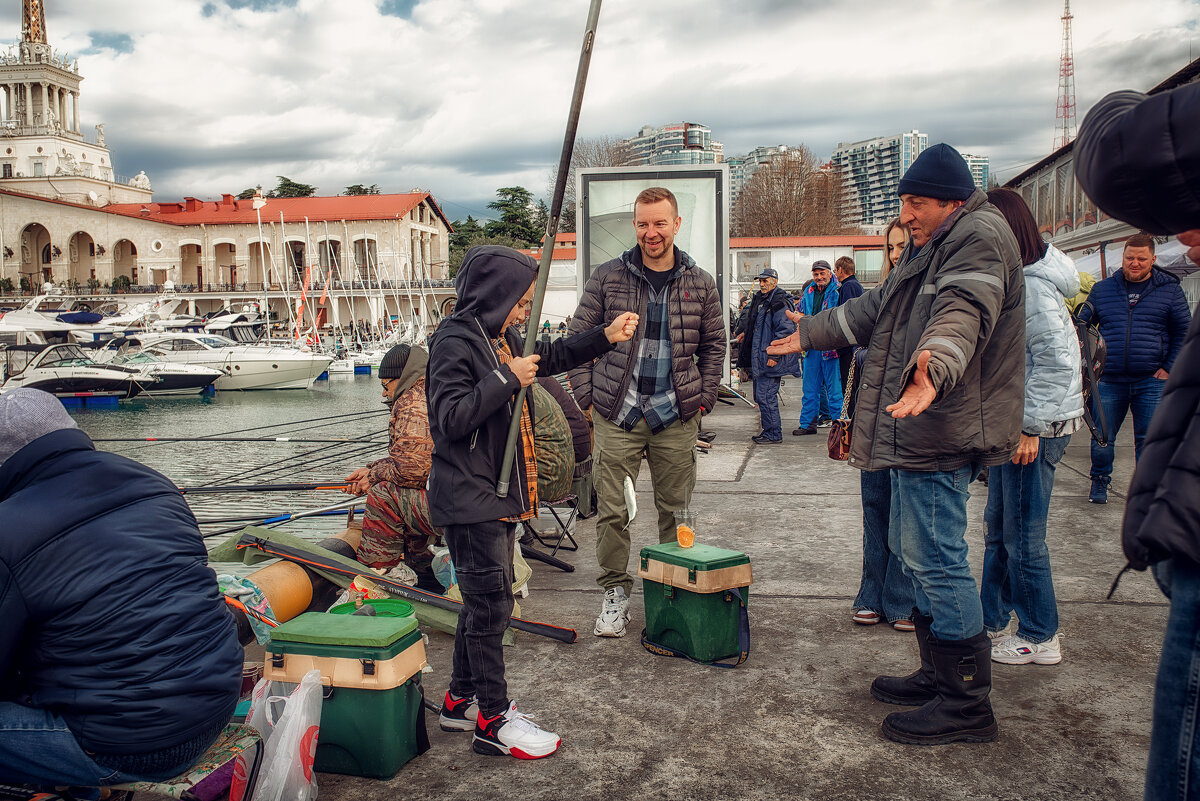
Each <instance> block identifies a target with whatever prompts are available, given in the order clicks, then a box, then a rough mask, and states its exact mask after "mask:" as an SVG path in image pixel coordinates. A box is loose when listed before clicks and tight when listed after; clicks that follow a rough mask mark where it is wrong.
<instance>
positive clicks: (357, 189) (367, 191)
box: [342, 184, 379, 195]
mask: <svg viewBox="0 0 1200 801" xmlns="http://www.w3.org/2000/svg"><path fill="white" fill-rule="evenodd" d="M342 194H343V195H378V194H379V184H371V185H370V186H363V185H362V184H353V185H351V186H347V187H346V191H345V192H343V193H342Z"/></svg>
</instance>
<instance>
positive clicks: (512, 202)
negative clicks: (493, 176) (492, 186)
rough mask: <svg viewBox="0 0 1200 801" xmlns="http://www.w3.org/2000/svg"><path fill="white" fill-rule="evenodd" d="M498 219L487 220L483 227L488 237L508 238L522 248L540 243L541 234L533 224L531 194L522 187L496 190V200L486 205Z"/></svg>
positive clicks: (507, 187)
mask: <svg viewBox="0 0 1200 801" xmlns="http://www.w3.org/2000/svg"><path fill="white" fill-rule="evenodd" d="M488 208H489V209H491V210H492V211H495V212H496V213H497V215H498V219H495V220H489V221H488V224H487V225H486V226H485V227H484V230H485V231H486V232H487V235H488V236H489V237H508V238H511V239H515V240H517V241H518V242H520V243H521V246H522V247H528V246H530V245H537V244H539V243H540V242H541V239H542V232H541V231H539V230H538V229H537V226H536V225H534V222H533V211H534V205H533V193H532V192H530V191H529V190H528V189H526V188H525V187H523V186H506V187H503V188H501V189H497V190H496V200H493V201H492V202H491V203H489V204H488Z"/></svg>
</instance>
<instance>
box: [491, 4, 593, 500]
mask: <svg viewBox="0 0 1200 801" xmlns="http://www.w3.org/2000/svg"><path fill="white" fill-rule="evenodd" d="M600 2H601V0H592V4H591V7H590V8H589V9H588V17H587V24H586V25H585V26H584V30H583V47H582V48H581V49H580V52H579V67H578V69H577V70H576V72H575V90H574V93H573V94H572V96H571V110H570V111H569V112H568V114H567V131H566V134H565V135H564V136H563V146H562V152H561V153H560V154H559V156H558V175H557V176H556V177H555V179H554V195H553V196H552V197H551V199H550V216H549V218H548V219H547V220H546V240H545V243H544V244H543V245H542V261H541V264H539V265H538V274H537V284H536V286H535V288H534V290H533V306H532V307H531V308H530V310H529V320H530V322H529V323H528V324H527V325H526V326H525V351H524V353H523V354H522V355H523V356H526V357H527V356H529V355H530V354H532V353H533V349H534V345H535V344H536V343H537V327H538V322H539V321H540V320H541V319H542V302H543V301H544V300H545V298H546V281H547V279H548V278H549V277H550V260H551V259H552V258H553V257H554V241H555V240H556V239H557V238H558V218H559V215H560V214H561V213H562V204H563V196H564V195H565V194H566V191H567V179H568V178H569V177H570V173H571V155H572V153H573V152H574V150H575V131H576V130H577V129H578V128H579V109H580V108H581V107H582V106H583V88H584V86H586V85H587V74H588V66H589V65H590V64H591V62H592V46H593V45H594V44H595V43H596V24H597V23H598V22H599V20H600ZM527 389H528V388H527V387H521V389H520V390H519V391H518V392H517V402H516V404H514V406H513V416H512V421H511V422H510V423H509V426H508V442H506V443H505V445H504V458H503V459H501V460H500V478H499V480H498V481H497V482H496V496H497V497H500V498H507V497H508V482H509V479H510V478H511V476H512V464H513V456H514V455H515V454H516V452H517V437H519V436H520V434H521V416H522V415H523V414H524V412H523V410H524V408H525V394H526V392H527Z"/></svg>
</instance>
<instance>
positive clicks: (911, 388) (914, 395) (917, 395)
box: [887, 350, 937, 420]
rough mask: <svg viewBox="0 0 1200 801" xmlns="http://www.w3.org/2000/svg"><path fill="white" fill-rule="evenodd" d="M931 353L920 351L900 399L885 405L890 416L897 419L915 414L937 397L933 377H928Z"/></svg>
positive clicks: (927, 406) (923, 409) (924, 408)
mask: <svg viewBox="0 0 1200 801" xmlns="http://www.w3.org/2000/svg"><path fill="white" fill-rule="evenodd" d="M932 355H933V354H932V353H930V352H929V351H927V350H923V351H921V355H920V356H918V357H917V369H915V370H913V373H912V375H911V376H910V377H909V379H908V386H906V387H905V388H904V392H903V393H902V394H901V395H900V400H898V401H896V402H895V403H893V404H892V405H891V406H889V407H887V411H889V412H891V413H892V417H894V418H896V419H897V420H899V419H901V418H904V417H908V416H909V415H910V414H911V415H913V416H914V417H915V416H917V415H918V414H920V413H921V412H923V411H925V410H926V409H928V408H929V405H930V404H931V403H933V402H934V400H935V399H936V398H937V390H936V389H934V386H933V379H931V378H930V377H929V358H930V357H931V356H932Z"/></svg>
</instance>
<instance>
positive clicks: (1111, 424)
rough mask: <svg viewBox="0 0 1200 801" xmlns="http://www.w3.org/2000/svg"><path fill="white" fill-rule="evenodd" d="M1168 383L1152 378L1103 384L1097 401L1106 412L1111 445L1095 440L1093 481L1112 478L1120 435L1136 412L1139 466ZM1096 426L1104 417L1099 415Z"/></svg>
mask: <svg viewBox="0 0 1200 801" xmlns="http://www.w3.org/2000/svg"><path fill="white" fill-rule="evenodd" d="M1166 383H1167V382H1166V381H1163V380H1162V379H1159V378H1155V377H1154V376H1148V377H1146V378H1142V379H1139V380H1137V381H1134V382H1133V383H1132V384H1118V383H1117V382H1115V381H1104V380H1101V381H1100V383H1099V384H1098V390H1097V392H1096V397H1095V398H1093V402H1096V401H1099V403H1100V405H1101V407H1102V408H1103V409H1104V423H1105V430H1107V431H1108V445H1106V446H1101V445H1099V444H1098V443H1097V442H1096V441H1095V440H1094V439H1093V440H1092V478H1111V476H1112V471H1113V457H1114V455H1115V454H1116V448H1115V447H1114V446H1113V443H1114V442H1116V441H1117V432H1118V431H1120V430H1121V423H1122V422H1124V420H1125V414H1126V413H1127V412H1129V411H1131V410H1132V411H1133V458H1134V461H1135V462H1136V461H1137V460H1138V459H1140V458H1141V456H1142V442H1144V441H1145V439H1146V429H1148V428H1149V427H1150V418H1152V417H1154V410H1155V409H1157V408H1158V402H1159V401H1160V400H1162V391H1163V385H1164V384H1166ZM1095 417H1096V424H1097V425H1099V424H1100V416H1099V415H1095Z"/></svg>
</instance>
